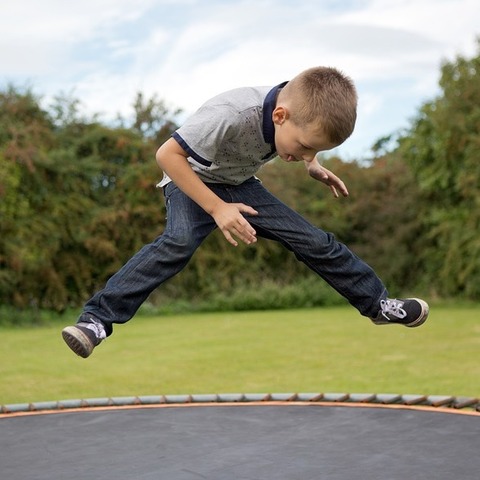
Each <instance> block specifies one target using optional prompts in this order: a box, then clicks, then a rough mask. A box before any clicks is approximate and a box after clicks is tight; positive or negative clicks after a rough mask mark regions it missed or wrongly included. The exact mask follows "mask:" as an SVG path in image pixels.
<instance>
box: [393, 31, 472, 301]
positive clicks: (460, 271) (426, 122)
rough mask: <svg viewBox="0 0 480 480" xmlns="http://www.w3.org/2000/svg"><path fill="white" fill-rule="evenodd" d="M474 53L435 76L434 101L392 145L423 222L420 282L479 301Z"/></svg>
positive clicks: (442, 292)
mask: <svg viewBox="0 0 480 480" xmlns="http://www.w3.org/2000/svg"><path fill="white" fill-rule="evenodd" d="M478 47H479V48H478V50H479V53H478V54H477V56H475V57H473V58H471V59H467V58H464V57H461V56H458V57H457V58H456V59H455V60H454V61H453V62H445V63H444V64H443V66H442V69H441V79H440V88H441V94H440V95H439V96H438V97H437V98H435V99H433V100H432V101H430V102H428V103H426V104H424V105H423V107H422V108H421V110H420V113H419V115H418V117H417V118H416V119H415V121H414V122H413V125H412V128H411V129H410V130H409V131H408V132H407V134H406V135H405V136H404V137H403V138H402V139H401V140H400V147H399V154H401V155H402V156H403V157H404V158H405V159H406V160H407V161H408V163H409V165H410V166H411V168H412V170H413V172H414V175H415V179H416V181H417V182H418V185H419V188H420V192H421V201H420V203H419V205H418V214H419V215H421V217H422V221H423V223H424V228H423V231H422V232H421V235H420V237H419V239H418V245H420V246H421V248H418V251H419V252H421V253H420V254H419V255H420V259H419V260H420V261H421V263H422V265H423V269H424V271H425V283H426V284H430V285H432V286H434V289H435V291H436V293H439V294H441V295H463V296H465V297H468V298H472V299H478V298H479V296H480V209H479V206H480V188H479V187H480V162H479V159H480V40H479V42H478Z"/></svg>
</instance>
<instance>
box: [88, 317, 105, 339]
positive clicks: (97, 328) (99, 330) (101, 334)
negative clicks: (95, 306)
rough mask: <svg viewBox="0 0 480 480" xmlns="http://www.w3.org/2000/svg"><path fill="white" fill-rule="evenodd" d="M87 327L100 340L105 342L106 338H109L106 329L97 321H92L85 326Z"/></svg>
mask: <svg viewBox="0 0 480 480" xmlns="http://www.w3.org/2000/svg"><path fill="white" fill-rule="evenodd" d="M85 327H86V328H88V329H89V330H91V331H92V332H93V333H94V334H95V336H96V337H97V338H99V339H100V340H104V339H105V338H107V334H106V332H105V329H104V328H103V325H100V324H99V323H98V322H96V321H95V320H91V321H90V322H89V323H88V324H87V325H85Z"/></svg>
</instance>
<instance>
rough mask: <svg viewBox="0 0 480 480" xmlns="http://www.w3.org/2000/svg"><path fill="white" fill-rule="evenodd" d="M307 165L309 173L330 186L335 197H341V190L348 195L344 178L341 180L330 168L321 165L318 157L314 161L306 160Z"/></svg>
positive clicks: (345, 195) (344, 194)
mask: <svg viewBox="0 0 480 480" xmlns="http://www.w3.org/2000/svg"><path fill="white" fill-rule="evenodd" d="M305 166H306V168H307V170H308V173H309V175H310V176H311V177H312V178H314V179H315V180H318V181H320V182H322V183H324V184H325V185H328V186H329V188H330V190H331V191H332V193H333V196H334V197H335V198H338V197H339V195H338V192H339V191H340V193H341V194H342V195H343V196H344V197H348V190H347V187H346V186H345V184H344V183H343V182H342V180H340V178H338V177H337V176H336V175H335V174H333V173H332V172H331V171H330V170H328V168H325V167H323V166H322V165H320V164H319V163H318V161H317V160H316V159H315V160H313V161H312V162H308V163H307V162H305Z"/></svg>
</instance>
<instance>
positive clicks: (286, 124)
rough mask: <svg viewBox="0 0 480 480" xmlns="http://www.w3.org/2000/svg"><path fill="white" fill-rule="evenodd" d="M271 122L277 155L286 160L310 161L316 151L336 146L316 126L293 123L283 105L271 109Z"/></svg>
mask: <svg viewBox="0 0 480 480" xmlns="http://www.w3.org/2000/svg"><path fill="white" fill-rule="evenodd" d="M273 123H274V125H275V147H276V149H277V153H278V155H279V157H280V158H282V159H283V160H285V161H286V162H300V161H304V162H311V161H313V160H314V159H315V156H316V155H317V153H318V152H322V151H324V150H330V149H332V148H334V147H336V146H337V145H334V144H333V143H331V142H330V140H329V139H328V138H327V137H326V135H325V134H324V133H323V132H322V131H321V129H320V128H318V127H317V126H315V125H308V126H307V127H299V126H298V125H296V124H295V123H293V122H292V120H291V119H290V115H289V113H288V110H287V109H286V108H285V107H277V108H276V109H275V110H274V111H273Z"/></svg>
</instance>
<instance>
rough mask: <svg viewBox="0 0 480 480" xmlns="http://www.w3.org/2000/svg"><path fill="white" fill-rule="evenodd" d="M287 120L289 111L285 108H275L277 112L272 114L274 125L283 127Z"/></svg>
mask: <svg viewBox="0 0 480 480" xmlns="http://www.w3.org/2000/svg"><path fill="white" fill-rule="evenodd" d="M287 119H288V110H287V109H286V108H285V107H283V106H278V107H275V110H274V111H273V113H272V120H273V123H275V124H276V125H281V124H282V123H283V122H285V120H287Z"/></svg>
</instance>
